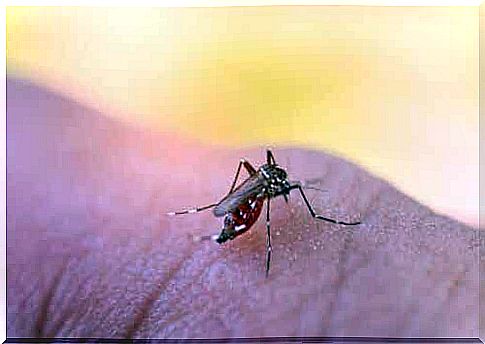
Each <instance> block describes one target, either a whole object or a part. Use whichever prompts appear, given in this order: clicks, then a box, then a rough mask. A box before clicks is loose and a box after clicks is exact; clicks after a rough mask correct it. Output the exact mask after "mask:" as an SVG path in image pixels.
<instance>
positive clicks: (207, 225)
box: [7, 78, 479, 338]
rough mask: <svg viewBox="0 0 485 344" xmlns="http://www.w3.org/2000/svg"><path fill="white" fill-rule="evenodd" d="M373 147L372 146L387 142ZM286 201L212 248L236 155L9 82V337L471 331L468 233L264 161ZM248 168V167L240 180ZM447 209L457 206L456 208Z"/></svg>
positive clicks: (359, 189) (287, 153)
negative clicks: (278, 171)
mask: <svg viewBox="0 0 485 344" xmlns="http://www.w3.org/2000/svg"><path fill="white" fill-rule="evenodd" d="M383 144H384V143H383ZM274 153H275V158H276V160H277V162H278V163H279V164H281V165H282V166H285V167H286V168H287V170H288V172H289V173H290V179H292V180H302V181H305V180H311V181H313V185H315V186H317V187H319V188H321V189H325V190H327V191H326V192H320V191H315V190H307V191H306V192H307V194H308V196H309V198H310V201H311V202H312V204H313V206H314V208H315V210H316V211H317V213H320V214H323V215H325V216H328V217H332V218H337V219H339V220H342V221H357V220H360V221H361V222H362V224H361V225H359V226H347V227H346V226H338V225H334V224H331V223H327V222H322V221H318V220H315V219H313V218H312V217H311V216H310V214H309V212H308V210H307V209H306V208H305V206H304V204H303V202H302V200H301V198H300V197H299V195H298V193H297V192H296V191H293V192H292V195H291V197H290V201H289V203H288V204H286V203H285V202H284V200H283V199H279V198H278V199H274V200H273V201H272V203H271V226H272V233H273V236H272V238H273V239H272V242H273V259H272V263H271V270H270V273H269V277H268V278H266V277H265V268H264V266H265V241H266V228H265V221H264V214H265V212H264V211H263V215H262V217H261V219H260V220H259V221H258V222H257V223H256V224H255V225H254V227H253V228H252V229H251V230H250V231H249V232H248V233H246V234H244V235H242V236H240V237H238V238H237V239H236V240H234V241H231V242H228V243H226V244H224V245H218V244H216V243H214V242H210V241H205V242H195V241H194V240H192V238H193V236H194V235H210V234H217V233H219V232H220V229H221V226H222V219H221V218H215V217H214V216H213V215H212V213H211V211H206V212H201V213H198V214H191V215H184V216H179V217H168V216H166V215H165V213H166V212H168V211H173V210H179V209H181V208H184V207H190V206H195V205H205V204H210V203H212V202H213V201H217V200H218V199H220V198H221V197H222V196H224V195H225V193H227V191H228V188H229V186H230V185H231V182H232V178H233V176H234V173H235V168H236V167H237V163H238V162H239V159H240V158H241V157H246V158H247V159H248V160H249V161H251V162H252V163H253V165H258V164H260V163H262V162H263V161H264V157H265V151H264V147H262V148H255V149H248V150H238V151H236V150H230V149H220V148H214V147H206V146H203V145H201V144H199V143H196V142H191V141H190V140H187V139H184V138H181V137H177V136H175V135H172V134H167V133H153V132H150V131H149V130H146V129H140V128H134V127H130V126H128V125H123V124H120V123H117V122H115V121H114V120H111V119H109V118H108V117H105V116H104V115H103V114H100V113H97V112H96V111H94V110H92V109H89V108H85V107H83V106H81V105H79V104H76V103H75V102H73V101H72V100H69V99H67V98H63V97H60V96H58V95H55V94H52V93H50V92H48V91H46V90H43V89H42V88H39V87H37V86H34V85H32V84H30V83H28V82H25V81H20V80H16V79H12V78H10V79H8V81H7V169H8V174H7V178H8V179H7V293H8V294H7V335H8V336H9V337H15V336H21V337H36V336H40V337H123V338H129V337H138V338H201V337H204V338H205V337H254V336H385V337H389V336H392V337H401V336H412V337H416V336H426V337H436V336H440V337H442V336H459V337H465V336H471V337H476V336H478V328H479V323H478V315H479V306H478V305H479V300H478V294H479V277H478V251H479V240H478V230H477V229H473V228H470V227H468V226H465V225H463V224H460V223H458V222H456V221H454V220H452V219H450V218H448V217H445V216H441V215H437V214H435V213H433V212H432V211H431V210H430V209H428V208H427V207H425V206H423V205H420V204H419V203H418V202H417V201H415V200H413V199H411V198H409V197H407V196H406V195H404V194H402V193H401V192H399V191H398V190H396V189H395V188H394V187H393V186H391V185H389V184H388V183H386V182H384V181H382V180H380V179H378V178H376V177H374V176H372V175H370V174H369V173H368V172H366V171H365V170H364V169H363V168H361V167H358V166H356V165H354V164H352V163H349V162H346V161H344V160H342V159H340V158H337V157H334V156H332V155H329V154H326V153H324V152H316V151H309V150H302V149H277V148H275V149H274ZM244 173H245V172H243V177H244V176H245V175H244ZM450 197H452V196H451V195H450Z"/></svg>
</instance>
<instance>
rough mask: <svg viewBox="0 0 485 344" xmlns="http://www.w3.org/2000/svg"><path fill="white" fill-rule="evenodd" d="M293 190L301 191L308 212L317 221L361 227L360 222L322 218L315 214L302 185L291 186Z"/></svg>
mask: <svg viewBox="0 0 485 344" xmlns="http://www.w3.org/2000/svg"><path fill="white" fill-rule="evenodd" d="M291 189H298V190H299V191H300V194H301V197H302V198H303V200H304V201H305V204H306V206H307V208H308V211H309V212H310V214H311V215H312V216H313V217H314V218H316V219H319V220H323V221H327V222H331V223H335V224H337V225H347V226H354V225H360V222H343V221H336V220H334V219H330V218H328V217H325V216H322V215H318V214H315V211H314V210H313V208H312V206H311V205H310V202H308V198H307V197H306V195H305V193H304V192H303V188H302V187H301V185H300V184H294V185H292V186H290V190H291Z"/></svg>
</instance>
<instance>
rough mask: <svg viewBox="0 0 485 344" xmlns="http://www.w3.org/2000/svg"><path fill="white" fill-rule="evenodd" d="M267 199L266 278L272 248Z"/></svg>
mask: <svg viewBox="0 0 485 344" xmlns="http://www.w3.org/2000/svg"><path fill="white" fill-rule="evenodd" d="M269 203H270V201H269V198H268V201H267V202H266V277H268V273H269V264H270V262H271V251H272V250H273V247H272V246H271V227H270V221H269Z"/></svg>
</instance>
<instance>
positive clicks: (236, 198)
mask: <svg viewBox="0 0 485 344" xmlns="http://www.w3.org/2000/svg"><path fill="white" fill-rule="evenodd" d="M261 178H262V177H261V176H259V175H258V174H254V175H252V176H251V177H249V178H248V179H246V180H245V181H244V182H242V184H241V185H239V186H238V187H237V188H236V189H234V191H233V192H232V193H230V194H229V195H227V196H226V197H224V198H223V199H222V200H221V201H220V202H219V204H217V205H216V206H215V208H214V215H215V216H217V217H219V216H224V215H225V214H227V213H230V212H231V211H234V210H235V209H237V208H238V207H239V206H240V205H241V204H243V203H245V202H246V201H247V199H248V198H250V197H254V196H256V195H258V194H261V192H262V191H263V189H264V183H263V181H262V180H261Z"/></svg>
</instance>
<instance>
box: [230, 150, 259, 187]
mask: <svg viewBox="0 0 485 344" xmlns="http://www.w3.org/2000/svg"><path fill="white" fill-rule="evenodd" d="M241 166H244V168H245V169H246V171H248V173H249V175H250V176H252V175H253V174H255V173H256V169H255V168H254V167H253V165H251V163H250V162H249V161H246V160H245V159H241V160H240V161H239V165H238V166H237V170H236V175H235V176H234V180H233V181H232V185H231V188H230V189H229V192H228V193H227V194H228V195H229V194H230V193H231V192H232V191H233V190H234V187H235V186H236V183H237V179H238V178H239V173H240V172H241Z"/></svg>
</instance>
